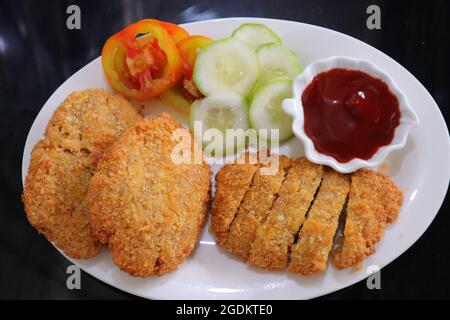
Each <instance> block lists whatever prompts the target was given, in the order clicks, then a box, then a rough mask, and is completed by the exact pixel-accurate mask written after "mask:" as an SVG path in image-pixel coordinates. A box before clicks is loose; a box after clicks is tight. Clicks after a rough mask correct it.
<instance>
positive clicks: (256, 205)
mask: <svg viewBox="0 0 450 320" xmlns="http://www.w3.org/2000/svg"><path fill="white" fill-rule="evenodd" d="M275 156H276V157H278V155H275ZM275 156H274V157H275ZM290 162H291V159H290V158H288V157H286V156H279V165H278V170H277V172H276V174H270V175H266V174H263V169H264V168H268V167H269V166H270V164H269V163H266V164H263V165H262V166H261V167H260V168H259V170H258V172H257V173H256V175H255V176H254V178H253V181H252V185H251V186H250V188H249V190H248V191H247V193H246V194H245V196H244V199H243V200H242V203H241V206H240V207H239V209H238V212H237V214H236V218H235V219H234V221H233V222H232V224H231V227H230V231H229V233H228V238H227V240H226V242H225V244H224V246H225V248H226V249H228V250H229V251H231V252H232V253H234V254H236V255H238V256H240V257H241V258H242V259H243V260H244V261H246V260H247V259H248V256H249V254H250V249H251V245H252V243H253V241H254V240H255V237H256V229H257V226H258V225H259V224H260V223H261V222H262V221H263V220H264V219H265V218H266V216H267V213H268V212H269V210H270V209H271V207H272V205H273V202H274V200H275V199H276V198H277V196H278V192H279V190H280V187H281V185H282V183H283V181H284V178H285V175H286V171H287V169H288V168H289V166H290Z"/></svg>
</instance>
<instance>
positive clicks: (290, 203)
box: [248, 157, 323, 270]
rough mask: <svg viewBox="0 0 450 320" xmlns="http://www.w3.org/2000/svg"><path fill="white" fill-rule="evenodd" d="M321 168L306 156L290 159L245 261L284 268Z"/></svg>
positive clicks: (257, 264)
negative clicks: (279, 186)
mask: <svg viewBox="0 0 450 320" xmlns="http://www.w3.org/2000/svg"><path fill="white" fill-rule="evenodd" d="M322 174H323V167H322V166H321V165H317V164H314V163H312V162H309V161H308V160H307V159H306V158H304V157H302V158H298V159H295V160H293V161H292V164H291V167H290V169H289V171H288V173H287V176H286V179H285V181H284V182H283V184H282V186H281V189H280V192H279V196H278V198H277V199H276V200H275V203H274V205H273V207H272V209H271V210H270V212H269V214H268V217H267V219H266V221H265V222H264V223H262V224H260V225H259V226H258V229H257V235H256V239H255V241H254V242H253V244H252V249H251V253H250V258H249V260H248V263H249V264H252V265H255V266H258V267H261V268H264V269H268V270H277V269H284V268H286V266H287V263H288V256H289V250H290V247H291V245H292V243H293V242H294V240H295V236H296V235H297V232H298V229H299V228H300V226H301V225H302V224H303V221H304V218H305V215H306V213H307V212H308V209H309V207H310V204H311V202H312V201H313V200H314V194H315V193H316V190H317V188H318V187H319V184H320V181H321V180H322Z"/></svg>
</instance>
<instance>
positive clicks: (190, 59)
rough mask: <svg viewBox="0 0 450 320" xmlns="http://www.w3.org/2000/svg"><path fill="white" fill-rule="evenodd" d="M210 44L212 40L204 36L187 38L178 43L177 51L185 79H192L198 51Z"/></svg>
mask: <svg viewBox="0 0 450 320" xmlns="http://www.w3.org/2000/svg"><path fill="white" fill-rule="evenodd" d="M212 42H213V40H212V39H210V38H208V37H205V36H189V37H187V38H184V39H183V40H181V41H180V42H178V44H177V49H178V52H179V53H180V56H181V60H182V61H183V71H184V75H185V76H186V77H187V78H189V79H192V73H193V72H194V65H195V60H196V59H197V55H198V53H199V52H200V50H201V49H203V48H205V47H206V46H208V45H209V44H210V43H212Z"/></svg>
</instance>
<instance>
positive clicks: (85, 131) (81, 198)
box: [23, 89, 142, 259]
mask: <svg viewBox="0 0 450 320" xmlns="http://www.w3.org/2000/svg"><path fill="white" fill-rule="evenodd" d="M141 118H142V117H141V116H140V115H139V114H138V113H137V112H136V111H135V109H134V108H133V106H131V105H130V104H129V103H128V101H126V100H125V99H124V98H122V97H121V96H118V95H112V94H110V93H108V92H106V91H104V90H100V89H99V90H84V91H79V92H74V93H72V94H71V95H69V96H68V97H67V98H66V100H65V101H64V102H63V103H62V104H61V105H60V106H59V107H58V108H57V109H56V111H55V113H54V114H53V116H52V118H51V119H50V121H49V123H48V125H47V129H46V131H45V136H44V139H43V140H41V141H40V142H39V143H37V144H36V145H35V147H34V148H33V152H32V154H31V161H30V166H29V169H28V175H27V177H26V180H25V188H24V193H23V201H24V204H25V211H26V213H27V217H28V220H29V222H30V223H31V224H32V225H33V226H34V227H35V228H36V229H37V230H38V231H39V232H40V233H42V234H43V235H44V236H45V237H46V238H47V239H49V240H50V241H52V242H53V243H54V244H55V245H56V246H57V247H58V248H60V249H62V250H63V251H64V253H65V254H67V255H68V256H70V257H71V258H76V259H87V258H90V257H93V256H95V255H96V254H97V253H98V252H99V250H100V244H99V243H98V241H97V240H96V239H95V238H94V237H93V235H92V233H91V230H90V228H89V219H88V216H87V212H86V193H87V188H88V184H89V181H90V179H91V176H92V174H93V173H94V171H95V170H96V166H97V162H98V160H99V159H100V158H101V157H102V155H103V153H104V151H105V150H106V149H107V148H108V147H109V146H110V145H111V144H112V143H113V142H114V141H115V140H116V138H117V137H118V136H119V135H120V134H121V133H122V131H124V130H125V129H126V128H127V127H128V126H130V125H132V124H133V123H134V122H136V121H137V120H140V119H141Z"/></svg>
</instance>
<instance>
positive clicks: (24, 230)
mask: <svg viewBox="0 0 450 320" xmlns="http://www.w3.org/2000/svg"><path fill="white" fill-rule="evenodd" d="M70 4H77V5H79V6H80V8H81V12H82V29H81V30H75V31H70V30H68V29H67V28H66V18H67V14H66V8H67V7H68V5H70ZM370 4H378V5H379V6H380V7H381V14H382V25H381V27H382V29H381V30H375V31H371V30H368V29H367V28H366V19H367V14H366V13H365V12H366V8H367V6H368V5H370ZM449 12H450V5H449V3H448V2H447V1H408V2H406V1H405V2H402V1H375V0H372V1H339V2H338V1H325V0H323V1H300V0H292V1H281V0H277V1H268V0H263V1H257V0H238V1H232V0H227V1H212V0H198V1H192V0H175V1H173V0H165V1H153V0H142V1H126V0H113V1H109V0H108V1H106V0H97V1H75V0H71V1H59V0H51V1H50V0H49V1H34V0H29V1H20V0H13V1H4V0H2V1H0V112H1V114H0V130H1V134H0V145H1V147H2V151H1V153H0V154H1V156H0V161H1V162H0V177H1V184H0V186H1V187H0V188H1V190H0V191H1V192H0V199H1V202H0V204H1V214H0V226H1V228H2V229H1V232H0V298H45V299H49V298H60V299H90V298H116V299H122V298H125V299H127V298H133V297H132V296H130V295H127V294H125V293H122V292H120V291H119V290H116V289H113V288H111V287H109V286H108V285H106V284H103V283H101V282H100V281H97V280H95V279H93V278H91V277H90V276H88V275H86V274H83V276H82V283H81V285H82V290H73V291H70V290H68V289H67V288H66V279H67V274H66V268H67V266H68V265H69V262H68V261H67V260H66V259H65V258H64V257H63V256H62V255H60V254H59V253H58V252H57V251H56V250H55V249H54V248H53V247H52V246H51V245H49V244H48V242H47V241H46V240H45V239H44V238H43V237H41V236H39V235H38V234H37V232H36V231H34V229H32V228H31V227H30V226H29V225H28V222H27V221H26V218H25V215H24V212H23V206H22V203H21V201H20V194H21V192H22V183H21V172H20V169H21V160H22V151H23V146H24V144H25V139H26V135H27V133H28V130H29V129H30V127H31V124H32V122H33V120H34V118H35V117H36V115H37V113H38V112H39V110H40V108H41V107H42V105H43V104H44V103H45V101H46V100H47V99H48V97H49V96H50V95H51V94H52V93H53V91H54V90H55V89H56V88H57V87H58V86H59V85H60V84H62V83H63V82H64V80H65V79H67V78H68V77H69V76H70V75H72V74H73V73H74V72H75V71H77V70H78V69H80V68H81V67H83V66H84V65H85V64H87V63H88V62H89V61H91V60H92V59H94V58H95V57H97V56H99V55H100V51H101V48H102V45H103V42H104V41H105V40H106V38H107V37H108V36H109V35H111V34H113V33H114V32H116V31H118V30H120V29H121V28H122V27H124V26H125V25H127V24H129V23H131V22H133V21H136V20H139V19H141V18H144V17H155V18H158V19H162V20H168V21H172V22H177V23H183V22H189V21H196V20H204V19H213V18H220V17H232V16H252V17H253V16H255V17H268V18H279V19H287V20H295V21H301V22H305V23H311V24H315V25H319V26H323V27H326V28H331V29H334V30H338V31H341V32H344V33H346V34H348V35H351V36H353V37H356V38H358V39H360V40H362V41H365V42H367V43H369V44H371V45H372V46H374V47H376V48H378V49H380V50H381V51H383V52H385V53H386V54H388V55H390V56H391V57H392V58H394V59H395V60H397V61H398V62H399V63H401V64H402V65H403V66H404V67H405V68H407V69H408V70H409V71H410V72H411V73H412V74H413V75H414V76H416V77H417V79H419V81H421V82H422V84H423V85H424V86H425V87H426V88H427V89H428V90H429V92H430V93H431V95H432V96H433V97H434V98H435V100H436V101H437V103H438V105H439V106H440V108H441V111H442V113H443V114H444V117H445V118H446V119H448V112H449V111H448V110H449V108H450V107H449V103H450V94H449V89H450V87H449V84H450V63H449V59H450V49H449V46H450V37H449V30H450V23H449V20H450V16H449ZM436 148H439V146H436ZM448 211H449V204H448V201H446V203H445V204H444V206H443V207H442V208H441V211H440V213H439V214H438V216H437V217H436V219H435V220H434V222H433V224H432V225H431V227H430V228H429V229H428V230H427V232H426V233H425V235H424V236H423V237H422V238H421V239H420V240H419V241H418V242H417V243H416V244H415V245H414V246H413V247H412V248H411V249H410V250H408V251H407V252H406V253H405V254H403V255H402V256H401V257H400V258H399V259H397V260H395V261H394V262H393V263H391V264H390V265H389V266H388V267H386V268H384V269H383V270H382V289H381V290H368V289H367V287H366V284H365V282H364V281H363V282H361V283H358V284H356V285H353V286H351V287H350V288H347V289H344V290H341V291H339V292H337V293H333V294H330V295H328V296H326V297H325V298H328V299H340V298H366V299H392V298H449V297H450V272H449V270H450V232H448V226H449V225H450V216H449V215H448Z"/></svg>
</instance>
